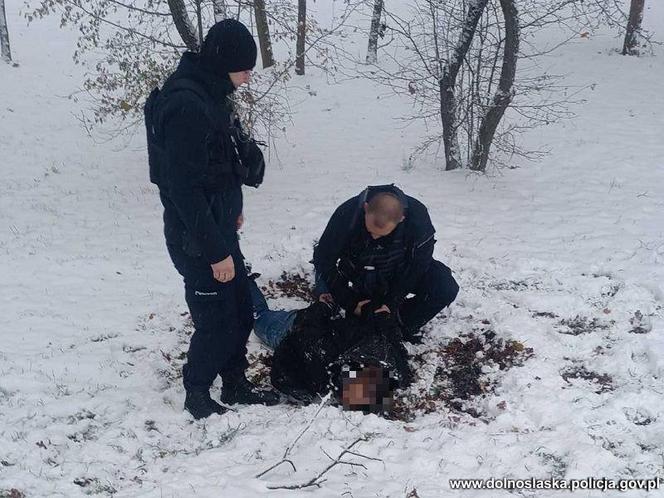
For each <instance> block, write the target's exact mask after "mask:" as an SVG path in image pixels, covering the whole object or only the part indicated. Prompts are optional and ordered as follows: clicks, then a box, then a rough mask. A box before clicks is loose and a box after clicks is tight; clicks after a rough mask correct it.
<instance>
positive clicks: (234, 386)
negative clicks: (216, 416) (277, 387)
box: [221, 372, 279, 406]
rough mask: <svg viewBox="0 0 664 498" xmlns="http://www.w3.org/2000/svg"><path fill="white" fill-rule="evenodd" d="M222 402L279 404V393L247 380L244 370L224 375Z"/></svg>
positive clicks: (228, 403)
mask: <svg viewBox="0 0 664 498" xmlns="http://www.w3.org/2000/svg"><path fill="white" fill-rule="evenodd" d="M222 380H223V383H224V385H223V387H222V388H221V402H222V403H225V404H227V405H234V404H236V403H237V404H240V405H265V406H272V405H276V404H279V395H278V394H277V393H275V392H274V391H267V390H264V389H259V388H258V387H256V386H255V385H254V384H252V383H251V382H249V380H247V377H245V375H244V372H237V373H233V374H231V375H224V376H222Z"/></svg>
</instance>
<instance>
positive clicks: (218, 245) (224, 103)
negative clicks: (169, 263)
mask: <svg viewBox="0 0 664 498" xmlns="http://www.w3.org/2000/svg"><path fill="white" fill-rule="evenodd" d="M183 81H186V82H188V84H189V85H191V82H193V88H194V89H193V90H192V89H188V88H186V86H185V88H183V86H184V85H182V82H183ZM197 88H199V89H202V90H203V91H202V92H199V91H196V90H195V89H197ZM232 91H233V86H232V83H231V81H230V79H222V78H219V77H218V76H215V75H213V74H210V73H208V72H207V71H206V70H205V69H204V68H203V67H202V66H201V64H200V63H199V60H198V57H197V56H196V55H195V54H193V53H186V54H184V56H183V57H182V59H181V61H180V64H179V66H178V69H177V70H176V71H175V72H174V73H173V75H171V77H170V78H169V79H168V80H167V81H166V83H165V84H164V86H163V88H162V90H161V92H159V94H158V96H157V97H156V99H155V103H154V106H153V109H155V112H154V114H155V115H154V116H151V118H152V119H151V122H152V123H153V124H152V127H153V129H154V132H155V136H156V140H157V141H158V142H159V147H158V148H157V147H153V148H152V150H150V152H151V157H150V177H151V180H152V181H153V182H154V183H156V184H157V185H158V186H159V192H160V197H161V201H162V203H163V205H164V233H165V236H166V242H167V244H169V245H172V246H174V247H176V248H181V249H182V250H183V251H184V252H185V253H186V254H187V255H189V256H192V257H202V258H204V259H205V260H206V261H207V263H208V264H214V263H217V262H219V261H222V260H223V259H225V258H226V257H228V256H229V255H232V254H236V256H237V253H238V252H239V245H238V240H237V234H236V222H237V218H238V216H239V215H240V214H241V213H242V188H241V187H242V184H243V181H244V179H245V177H246V168H245V167H244V166H243V164H242V161H241V160H240V152H241V151H239V150H238V147H237V140H235V141H234V139H237V138H239V137H243V138H244V137H246V135H244V134H243V133H242V130H241V129H240V128H239V123H238V122H237V120H236V119H234V118H233V113H232V107H231V105H230V103H229V102H228V98H227V97H228V95H230V94H231V93H232ZM201 93H202V94H203V95H201ZM150 145H151V143H150V137H149V138H148V147H149V149H150ZM155 149H156V150H157V152H155ZM153 156H157V157H153ZM261 160H262V156H261Z"/></svg>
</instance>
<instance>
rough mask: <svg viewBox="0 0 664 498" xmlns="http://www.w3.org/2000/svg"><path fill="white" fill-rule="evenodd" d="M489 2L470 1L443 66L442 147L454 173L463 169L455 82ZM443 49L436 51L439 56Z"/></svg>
mask: <svg viewBox="0 0 664 498" xmlns="http://www.w3.org/2000/svg"><path fill="white" fill-rule="evenodd" d="M487 2H488V0H471V2H470V4H469V5H468V12H467V14H466V19H465V21H464V23H463V27H462V29H461V34H460V35H459V40H458V42H457V44H456V46H455V47H454V52H453V53H452V57H451V58H450V59H449V61H448V62H447V63H446V64H445V65H444V66H443V70H442V74H441V76H440V80H439V83H438V84H439V88H440V119H441V122H442V125H443V145H444V146H445V169H446V170H452V169H457V168H460V167H461V158H460V152H459V142H458V137H457V128H458V122H457V120H458V116H457V113H458V108H457V101H456V100H457V99H456V95H455V88H456V79H457V75H458V74H459V70H460V69H461V65H462V64H463V62H464V60H465V59H466V55H467V53H468V50H469V49H470V45H471V44H472V42H473V38H474V37H475V31H476V30H477V24H478V23H479V21H480V18H481V17H482V13H483V12H484V9H485V8H486V4H487ZM437 27H438V26H437V25H434V43H436V44H438V43H439V41H438V34H437V31H436V28H437ZM439 50H440V47H437V48H436V51H437V52H439Z"/></svg>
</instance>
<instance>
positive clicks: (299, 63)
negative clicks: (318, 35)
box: [295, 0, 307, 76]
mask: <svg viewBox="0 0 664 498" xmlns="http://www.w3.org/2000/svg"><path fill="white" fill-rule="evenodd" d="M306 36H307V0H297V43H296V47H295V51H296V54H295V56H296V58H295V74H299V75H300V76H301V75H303V74H304V52H305V50H306V49H305V41H306Z"/></svg>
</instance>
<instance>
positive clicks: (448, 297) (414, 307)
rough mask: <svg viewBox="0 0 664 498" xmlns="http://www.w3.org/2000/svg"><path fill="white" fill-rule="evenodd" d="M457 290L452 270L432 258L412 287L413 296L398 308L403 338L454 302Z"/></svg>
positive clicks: (414, 333) (415, 331) (413, 333)
mask: <svg viewBox="0 0 664 498" xmlns="http://www.w3.org/2000/svg"><path fill="white" fill-rule="evenodd" d="M458 292H459V285H458V284H457V283H456V280H454V277H453V276H452V271H451V270H450V269H449V268H448V267H447V266H445V265H444V264H443V263H441V262H440V261H435V260H434V261H433V262H432V263H431V267H430V268H429V271H427V272H426V273H425V275H424V276H423V277H422V279H421V280H420V282H419V283H418V284H417V287H416V288H415V289H414V292H413V294H415V297H412V298H410V299H406V301H404V303H403V304H402V305H401V307H400V308H399V321H400V322H401V325H402V326H403V328H404V338H405V339H406V340H408V339H409V338H412V336H413V335H416V334H417V333H418V332H419V329H420V328H421V327H423V326H424V325H425V324H426V323H428V322H429V321H430V320H431V319H432V318H433V317H435V316H436V315H437V314H438V313H439V312H440V311H441V310H442V309H443V308H445V307H446V306H449V305H450V304H452V302H454V300H455V299H456V296H457V293H458ZM408 336H411V337H408Z"/></svg>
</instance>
